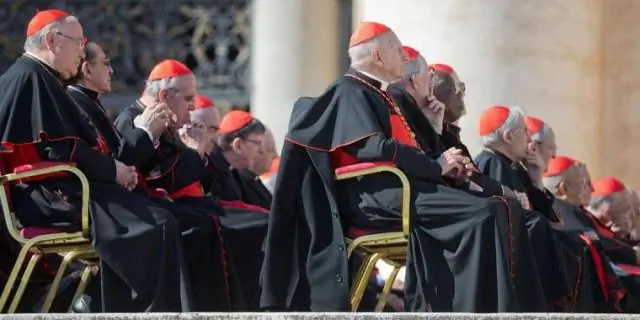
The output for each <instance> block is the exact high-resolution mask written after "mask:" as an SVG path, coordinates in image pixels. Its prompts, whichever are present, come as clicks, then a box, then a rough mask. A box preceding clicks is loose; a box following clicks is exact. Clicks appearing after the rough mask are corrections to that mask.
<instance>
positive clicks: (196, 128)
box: [178, 122, 212, 156]
mask: <svg viewBox="0 0 640 320" xmlns="http://www.w3.org/2000/svg"><path fill="white" fill-rule="evenodd" d="M178 133H179V134H180V140H182V142H183V143H184V144H185V145H186V146H187V147H189V148H191V149H193V150H196V151H197V152H198V153H199V154H200V156H204V154H205V153H207V152H209V151H211V148H212V146H211V139H210V138H209V137H208V135H207V129H206V127H205V125H204V124H203V123H202V122H196V123H189V124H185V125H184V126H183V127H182V128H180V130H179V131H178Z"/></svg>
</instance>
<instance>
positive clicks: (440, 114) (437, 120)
mask: <svg viewBox="0 0 640 320" xmlns="http://www.w3.org/2000/svg"><path fill="white" fill-rule="evenodd" d="M420 110H421V111H422V114H424V116H425V117H427V119H428V120H429V123H431V126H433V129H434V130H435V131H436V132H437V133H438V134H441V133H442V126H443V121H444V110H445V105H444V103H442V102H440V101H438V99H436V97H435V96H433V95H432V96H429V97H428V98H427V101H426V105H425V106H424V107H422V108H420Z"/></svg>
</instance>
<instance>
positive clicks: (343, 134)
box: [285, 70, 391, 151]
mask: <svg viewBox="0 0 640 320" xmlns="http://www.w3.org/2000/svg"><path fill="white" fill-rule="evenodd" d="M352 76H357V77H360V78H365V79H367V81H375V80H372V79H369V78H368V77H366V76H364V75H362V74H360V73H358V72H357V71H353V70H350V71H349V72H348V73H347V75H346V76H343V77H340V78H339V79H338V80H337V81H336V82H334V83H333V84H332V85H331V86H330V87H329V88H328V89H327V91H325V92H324V93H323V94H322V95H321V96H319V97H317V98H311V97H303V98H300V99H298V101H296V103H295V105H294V108H293V111H292V113H291V120H290V123H289V132H288V134H287V136H286V138H285V139H286V140H288V141H290V142H291V143H294V144H298V145H301V146H304V147H308V148H310V149H315V150H318V151H333V150H335V149H337V148H339V147H342V146H346V145H349V144H352V143H355V142H357V141H359V140H361V139H364V138H366V137H369V136H372V135H376V134H380V135H387V136H390V135H391V126H390V125H389V111H388V110H386V109H383V108H376V109H373V108H371V107H364V108H362V107H360V108H359V107H354V108H345V107H344V106H348V105H353V106H368V105H379V104H378V103H368V102H370V99H372V97H371V95H370V94H369V92H368V91H367V89H366V88H365V87H364V86H363V85H362V84H360V83H359V81H358V80H355V79H353V78H352ZM347 128H348V130H347Z"/></svg>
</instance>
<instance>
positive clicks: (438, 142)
mask: <svg viewBox="0 0 640 320" xmlns="http://www.w3.org/2000/svg"><path fill="white" fill-rule="evenodd" d="M389 92H390V93H391V95H392V96H393V98H394V100H395V101H397V102H398V104H399V106H400V108H402V110H403V112H404V114H405V118H406V119H407V122H408V123H409V125H410V126H411V128H413V131H414V132H415V134H416V139H417V140H418V142H419V144H420V146H422V147H423V148H424V149H428V152H427V154H430V155H431V156H432V158H434V159H436V158H437V157H438V156H440V154H442V152H444V151H446V150H448V149H450V148H456V149H460V150H462V154H463V155H465V156H467V157H468V158H469V159H471V155H470V154H469V150H468V149H467V147H466V146H465V145H464V144H463V143H462V142H461V141H460V140H459V139H455V136H451V133H450V132H449V131H447V130H451V129H452V128H451V125H444V127H443V131H442V134H440V135H439V134H438V133H437V132H436V131H435V129H433V126H432V125H431V123H430V122H429V120H428V119H427V118H426V117H425V116H424V114H423V113H422V111H421V110H420V107H419V106H418V104H417V103H416V101H415V99H414V98H413V97H412V96H411V94H409V93H408V92H407V91H406V90H404V89H403V88H402V87H401V86H400V85H397V84H395V85H392V86H391V87H390V88H389ZM445 181H446V182H447V183H448V184H449V185H450V186H452V187H454V188H458V189H462V190H468V191H470V192H472V193H473V194H475V195H478V196H482V197H490V196H503V195H504V191H503V189H502V184H500V183H499V182H498V181H495V180H493V179H491V178H490V177H488V176H486V175H484V174H480V173H478V172H477V171H473V172H472V174H471V176H470V177H469V181H471V182H473V183H475V184H477V185H478V186H480V187H481V188H482V190H476V191H472V190H469V181H464V180H461V179H457V180H453V179H447V178H445Z"/></svg>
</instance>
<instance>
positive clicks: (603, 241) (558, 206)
mask: <svg viewBox="0 0 640 320" xmlns="http://www.w3.org/2000/svg"><path fill="white" fill-rule="evenodd" d="M553 208H554V209H555V210H556V212H557V213H558V214H559V215H560V216H561V217H562V220H563V222H564V229H565V230H571V231H575V232H578V233H581V234H587V235H594V234H595V237H591V238H592V239H591V240H592V242H593V243H594V244H595V246H596V247H597V248H598V249H599V251H600V252H603V253H604V254H603V255H602V256H604V257H605V259H607V260H610V261H611V262H612V263H615V264H621V265H627V266H631V268H624V269H622V268H614V271H615V273H616V274H617V275H618V279H619V280H620V282H621V283H622V284H623V285H624V287H625V288H626V289H627V290H629V292H630V293H631V294H633V296H638V295H639V294H640V268H638V267H637V266H638V262H637V253H636V251H635V250H634V249H633V247H632V246H631V245H629V244H627V243H626V242H624V241H621V240H620V239H616V237H615V234H614V233H613V232H612V231H611V230H609V229H608V228H606V227H605V226H604V225H602V224H601V223H600V221H598V219H596V218H595V217H594V216H593V215H592V214H591V213H590V212H588V211H587V210H586V209H585V208H583V207H577V206H574V205H572V204H570V203H568V202H566V201H563V200H560V199H558V198H556V199H555V201H554V203H553ZM634 266H636V267H634ZM598 271H599V272H601V273H607V272H611V271H610V270H608V269H604V268H603V269H602V270H598ZM598 280H599V281H607V282H605V283H603V284H604V285H606V287H607V288H608V291H609V292H610V293H609V295H610V296H612V295H616V294H619V293H618V292H619V291H620V290H619V289H620V285H619V283H617V282H616V281H615V280H616V279H615V278H614V277H612V276H610V275H609V274H607V275H606V276H604V277H600V278H599V279H598ZM626 300H630V299H629V298H627V299H626ZM625 307H626V308H623V310H624V311H626V312H631V311H633V312H638V310H637V309H635V310H629V309H630V307H631V306H629V304H626V305H625ZM633 308H637V303H636V306H633Z"/></svg>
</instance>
